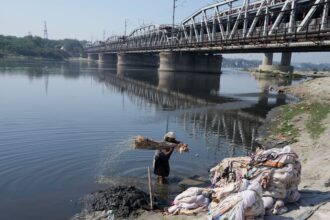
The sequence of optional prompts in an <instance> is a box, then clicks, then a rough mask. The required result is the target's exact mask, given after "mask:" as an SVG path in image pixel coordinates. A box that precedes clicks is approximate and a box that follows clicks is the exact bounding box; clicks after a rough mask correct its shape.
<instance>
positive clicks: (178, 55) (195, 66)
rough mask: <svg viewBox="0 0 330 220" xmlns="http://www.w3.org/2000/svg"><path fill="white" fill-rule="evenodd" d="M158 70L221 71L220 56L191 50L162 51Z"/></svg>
mask: <svg viewBox="0 0 330 220" xmlns="http://www.w3.org/2000/svg"><path fill="white" fill-rule="evenodd" d="M159 57H160V66H159V70H160V71H171V72H189V73H221V64H222V56H221V55H213V54H204V53H191V52H162V53H160V54H159Z"/></svg>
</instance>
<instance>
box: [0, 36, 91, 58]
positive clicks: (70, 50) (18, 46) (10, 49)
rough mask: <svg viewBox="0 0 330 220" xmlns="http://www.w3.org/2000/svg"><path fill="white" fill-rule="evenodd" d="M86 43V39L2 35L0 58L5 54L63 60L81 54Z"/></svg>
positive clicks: (0, 39)
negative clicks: (51, 38) (52, 38)
mask: <svg viewBox="0 0 330 220" xmlns="http://www.w3.org/2000/svg"><path fill="white" fill-rule="evenodd" d="M86 43H87V42H86V41H78V40H72V39H64V40H49V39H44V38H41V37H36V36H25V37H14V36H3V35H0V58H1V57H4V56H28V57H42V58H47V59H57V60H63V59H67V58H69V57H78V56H80V55H81V54H82V53H83V47H84V45H85V44H86Z"/></svg>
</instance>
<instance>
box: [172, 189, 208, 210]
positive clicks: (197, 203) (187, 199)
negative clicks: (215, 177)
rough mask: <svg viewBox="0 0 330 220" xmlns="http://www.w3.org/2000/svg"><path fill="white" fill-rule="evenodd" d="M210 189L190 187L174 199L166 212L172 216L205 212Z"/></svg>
mask: <svg viewBox="0 0 330 220" xmlns="http://www.w3.org/2000/svg"><path fill="white" fill-rule="evenodd" d="M210 193H211V190H210V189H207V188H206V189H204V188H198V187H191V188H189V189H187V190H186V191H184V192H183V193H181V194H179V195H178V196H176V197H175V200H174V201H173V206H171V207H170V208H169V209H168V212H169V213H170V214H173V215H190V214H197V213H199V212H201V211H206V210H207V207H208V205H209V203H210V199H209V198H210Z"/></svg>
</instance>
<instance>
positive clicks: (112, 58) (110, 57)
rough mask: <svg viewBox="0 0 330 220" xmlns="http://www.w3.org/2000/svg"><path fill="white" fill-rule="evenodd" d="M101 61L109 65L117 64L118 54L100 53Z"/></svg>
mask: <svg viewBox="0 0 330 220" xmlns="http://www.w3.org/2000/svg"><path fill="white" fill-rule="evenodd" d="M98 56H99V59H98V60H99V63H100V64H107V65H117V54H115V53H114V54H112V53H99V55H98Z"/></svg>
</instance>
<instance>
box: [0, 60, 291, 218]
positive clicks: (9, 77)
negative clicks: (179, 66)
mask: <svg viewBox="0 0 330 220" xmlns="http://www.w3.org/2000/svg"><path fill="white" fill-rule="evenodd" d="M290 83H291V82H290V81H288V80H268V79H263V78H262V77H261V78H260V77H256V76H251V75H250V74H248V73H246V72H242V71H240V70H234V69H225V70H223V73H222V75H210V74H191V73H171V72H158V71H157V70H155V69H140V68H137V67H130V68H118V69H116V68H113V67H106V66H100V65H97V64H95V63H88V62H71V63H54V62H36V61H34V62H32V61H31V62H28V61H24V62H23V61H20V62H2V63H1V67H0V219H25V220H30V219H31V220H32V219H33V220H35V219H54V220H55V219H68V218H70V217H72V216H73V215H74V214H75V213H77V212H79V211H80V206H79V204H78V201H79V198H81V197H82V196H84V195H85V194H87V193H90V192H93V191H96V190H98V189H101V188H105V187H107V186H109V184H131V185H136V186H139V187H141V188H145V187H146V184H145V183H146V179H147V167H148V166H152V158H153V154H154V152H152V151H138V150H133V149H132V147H131V140H132V137H134V136H135V135H138V134H141V135H144V136H147V137H150V138H153V139H162V137H163V135H164V133H165V132H166V131H167V130H171V131H175V132H176V135H177V138H178V139H179V140H181V141H183V142H185V143H188V144H189V146H190V153H187V154H182V155H180V154H178V153H174V154H173V156H172V158H171V174H170V186H169V187H168V188H166V189H165V190H164V189H161V190H160V192H159V193H160V194H162V193H163V194H164V192H165V194H169V195H170V194H171V193H173V192H172V191H171V185H176V183H177V181H180V180H181V179H183V178H185V177H190V176H193V175H200V176H203V177H207V175H208V173H207V170H208V168H210V167H211V166H212V165H214V164H215V163H216V162H218V161H220V160H221V159H222V158H224V157H228V156H236V155H246V154H247V153H248V152H249V151H251V149H252V147H253V142H252V139H253V137H255V136H256V135H257V128H258V126H260V125H261V123H262V121H263V119H264V118H265V116H266V114H267V112H268V111H269V110H270V109H271V108H273V107H274V106H277V105H281V104H284V103H286V102H288V101H289V100H288V98H287V97H285V95H277V94H272V93H270V92H268V89H269V86H271V85H278V84H280V85H285V84H290ZM162 190H163V191H162ZM156 191H157V186H156ZM163 194H162V195H163Z"/></svg>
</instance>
